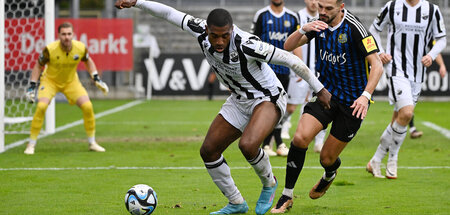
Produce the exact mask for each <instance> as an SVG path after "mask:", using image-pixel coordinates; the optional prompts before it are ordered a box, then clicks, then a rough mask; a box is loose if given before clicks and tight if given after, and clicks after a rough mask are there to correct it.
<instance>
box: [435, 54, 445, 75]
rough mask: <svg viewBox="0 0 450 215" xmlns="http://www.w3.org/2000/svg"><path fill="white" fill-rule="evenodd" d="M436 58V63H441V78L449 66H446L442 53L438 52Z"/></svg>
mask: <svg viewBox="0 0 450 215" xmlns="http://www.w3.org/2000/svg"><path fill="white" fill-rule="evenodd" d="M435 60H436V63H437V64H438V65H439V74H440V75H441V78H443V77H445V75H446V74H447V67H446V66H445V63H444V59H443V58H442V54H438V56H437V57H436V59H435Z"/></svg>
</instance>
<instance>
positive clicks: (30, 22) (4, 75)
mask: <svg viewBox="0 0 450 215" xmlns="http://www.w3.org/2000/svg"><path fill="white" fill-rule="evenodd" d="M37 34H40V35H39V38H45V39H44V40H42V39H37V38H34V37H33V36H36V35H37ZM42 34H44V35H42ZM54 38H55V1H54V0H4V1H1V3H0V80H1V82H0V153H2V152H4V151H5V150H6V148H7V147H6V146H5V145H6V141H5V135H6V134H9V133H11V134H29V131H30V125H31V119H32V117H33V114H34V105H32V104H30V103H29V102H28V101H27V100H26V98H25V92H26V90H27V88H28V86H29V77H30V75H31V68H32V66H34V64H35V63H36V60H37V56H38V53H40V51H42V48H43V47H45V45H46V44H48V43H50V42H52V41H54ZM45 133H55V101H54V99H53V100H52V102H51V103H50V105H49V106H48V108H47V112H46V115H45ZM26 137H28V136H26Z"/></svg>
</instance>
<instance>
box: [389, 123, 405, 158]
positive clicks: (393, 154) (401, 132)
mask: <svg viewBox="0 0 450 215" xmlns="http://www.w3.org/2000/svg"><path fill="white" fill-rule="evenodd" d="M392 131H394V132H393V133H392V139H393V143H392V144H391V145H390V146H389V160H395V161H396V160H398V151H399V150H400V146H402V144H403V141H404V140H405V137H406V132H407V131H408V128H407V127H406V126H402V125H400V124H398V123H397V121H394V123H393V124H392Z"/></svg>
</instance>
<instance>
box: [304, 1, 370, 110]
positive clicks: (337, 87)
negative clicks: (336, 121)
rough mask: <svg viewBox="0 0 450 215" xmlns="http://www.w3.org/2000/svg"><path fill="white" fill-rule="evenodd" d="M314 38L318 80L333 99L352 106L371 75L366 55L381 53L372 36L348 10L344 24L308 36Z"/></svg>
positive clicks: (312, 32)
mask: <svg viewBox="0 0 450 215" xmlns="http://www.w3.org/2000/svg"><path fill="white" fill-rule="evenodd" d="M306 36H307V37H308V39H309V40H311V39H313V38H315V45H316V59H317V60H316V65H315V68H316V72H319V73H320V76H319V80H320V82H322V84H323V85H324V86H325V88H326V89H327V90H328V91H329V92H330V93H331V94H332V95H333V97H332V99H335V100H337V101H338V102H340V103H342V104H345V105H352V104H353V102H354V101H355V100H356V99H357V98H359V97H360V96H361V94H362V93H363V91H364V89H365V87H366V85H367V79H368V76H369V64H368V62H367V60H366V56H368V55H369V54H372V53H375V52H378V46H377V44H376V41H375V39H374V38H373V37H372V35H371V34H370V33H369V32H368V31H367V30H366V28H365V27H364V26H363V25H362V24H361V22H360V21H359V19H358V18H356V17H355V16H354V15H353V14H351V13H350V12H349V11H347V10H345V11H344V18H343V20H342V22H341V23H340V24H339V25H337V26H335V27H333V28H328V29H325V30H323V31H320V32H315V31H311V32H308V33H306Z"/></svg>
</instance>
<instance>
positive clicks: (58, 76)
mask: <svg viewBox="0 0 450 215" xmlns="http://www.w3.org/2000/svg"><path fill="white" fill-rule="evenodd" d="M58 37H59V40H58V41H55V42H52V43H50V44H48V45H47V46H46V47H45V48H44V50H43V51H42V53H41V55H40V56H39V59H38V61H37V63H36V65H35V66H34V67H33V70H32V72H31V80H30V87H29V88H28V90H27V92H26V96H27V99H29V100H30V102H33V103H34V102H35V99H36V91H37V94H38V96H37V97H38V102H37V107H36V112H35V114H34V116H33V121H32V122H31V132H30V133H31V134H30V141H29V143H28V145H27V148H26V149H25V152H24V153H25V154H34V148H35V146H36V140H37V137H38V135H39V132H40V130H41V127H42V122H43V120H44V115H45V111H46V110H47V107H48V104H49V103H50V101H51V100H52V98H53V97H54V96H55V95H56V93H58V92H61V93H63V94H64V95H65V96H66V98H67V100H68V101H69V104H71V105H73V104H77V105H78V107H80V109H81V110H82V111H83V120H84V128H85V129H86V133H87V136H88V141H89V150H91V151H96V152H104V151H105V149H104V148H103V147H101V146H100V145H98V144H97V143H96V141H95V117H94V109H93V107H92V103H91V101H90V100H89V96H88V94H87V92H86V89H85V88H84V87H83V86H82V85H81V82H80V80H79V79H78V75H77V66H78V64H79V63H80V61H83V62H84V63H85V65H86V68H87V70H88V72H89V73H90V75H91V77H92V79H93V80H94V82H95V86H97V87H98V88H99V89H100V90H101V91H103V93H104V94H105V95H106V94H107V93H108V86H107V85H106V84H105V83H104V82H102V81H101V80H100V78H99V76H98V74H97V69H96V67H95V63H94V61H93V60H92V59H91V58H89V54H88V50H87V48H86V46H85V45H84V44H83V43H82V42H80V41H76V40H72V38H73V26H72V24H71V23H68V22H65V23H62V24H61V25H59V26H58ZM45 65H47V67H45ZM44 68H45V70H44ZM42 71H44V72H43V73H42ZM41 73H42V76H41V78H40V85H39V86H37V81H38V78H39V76H40V75H41Z"/></svg>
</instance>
